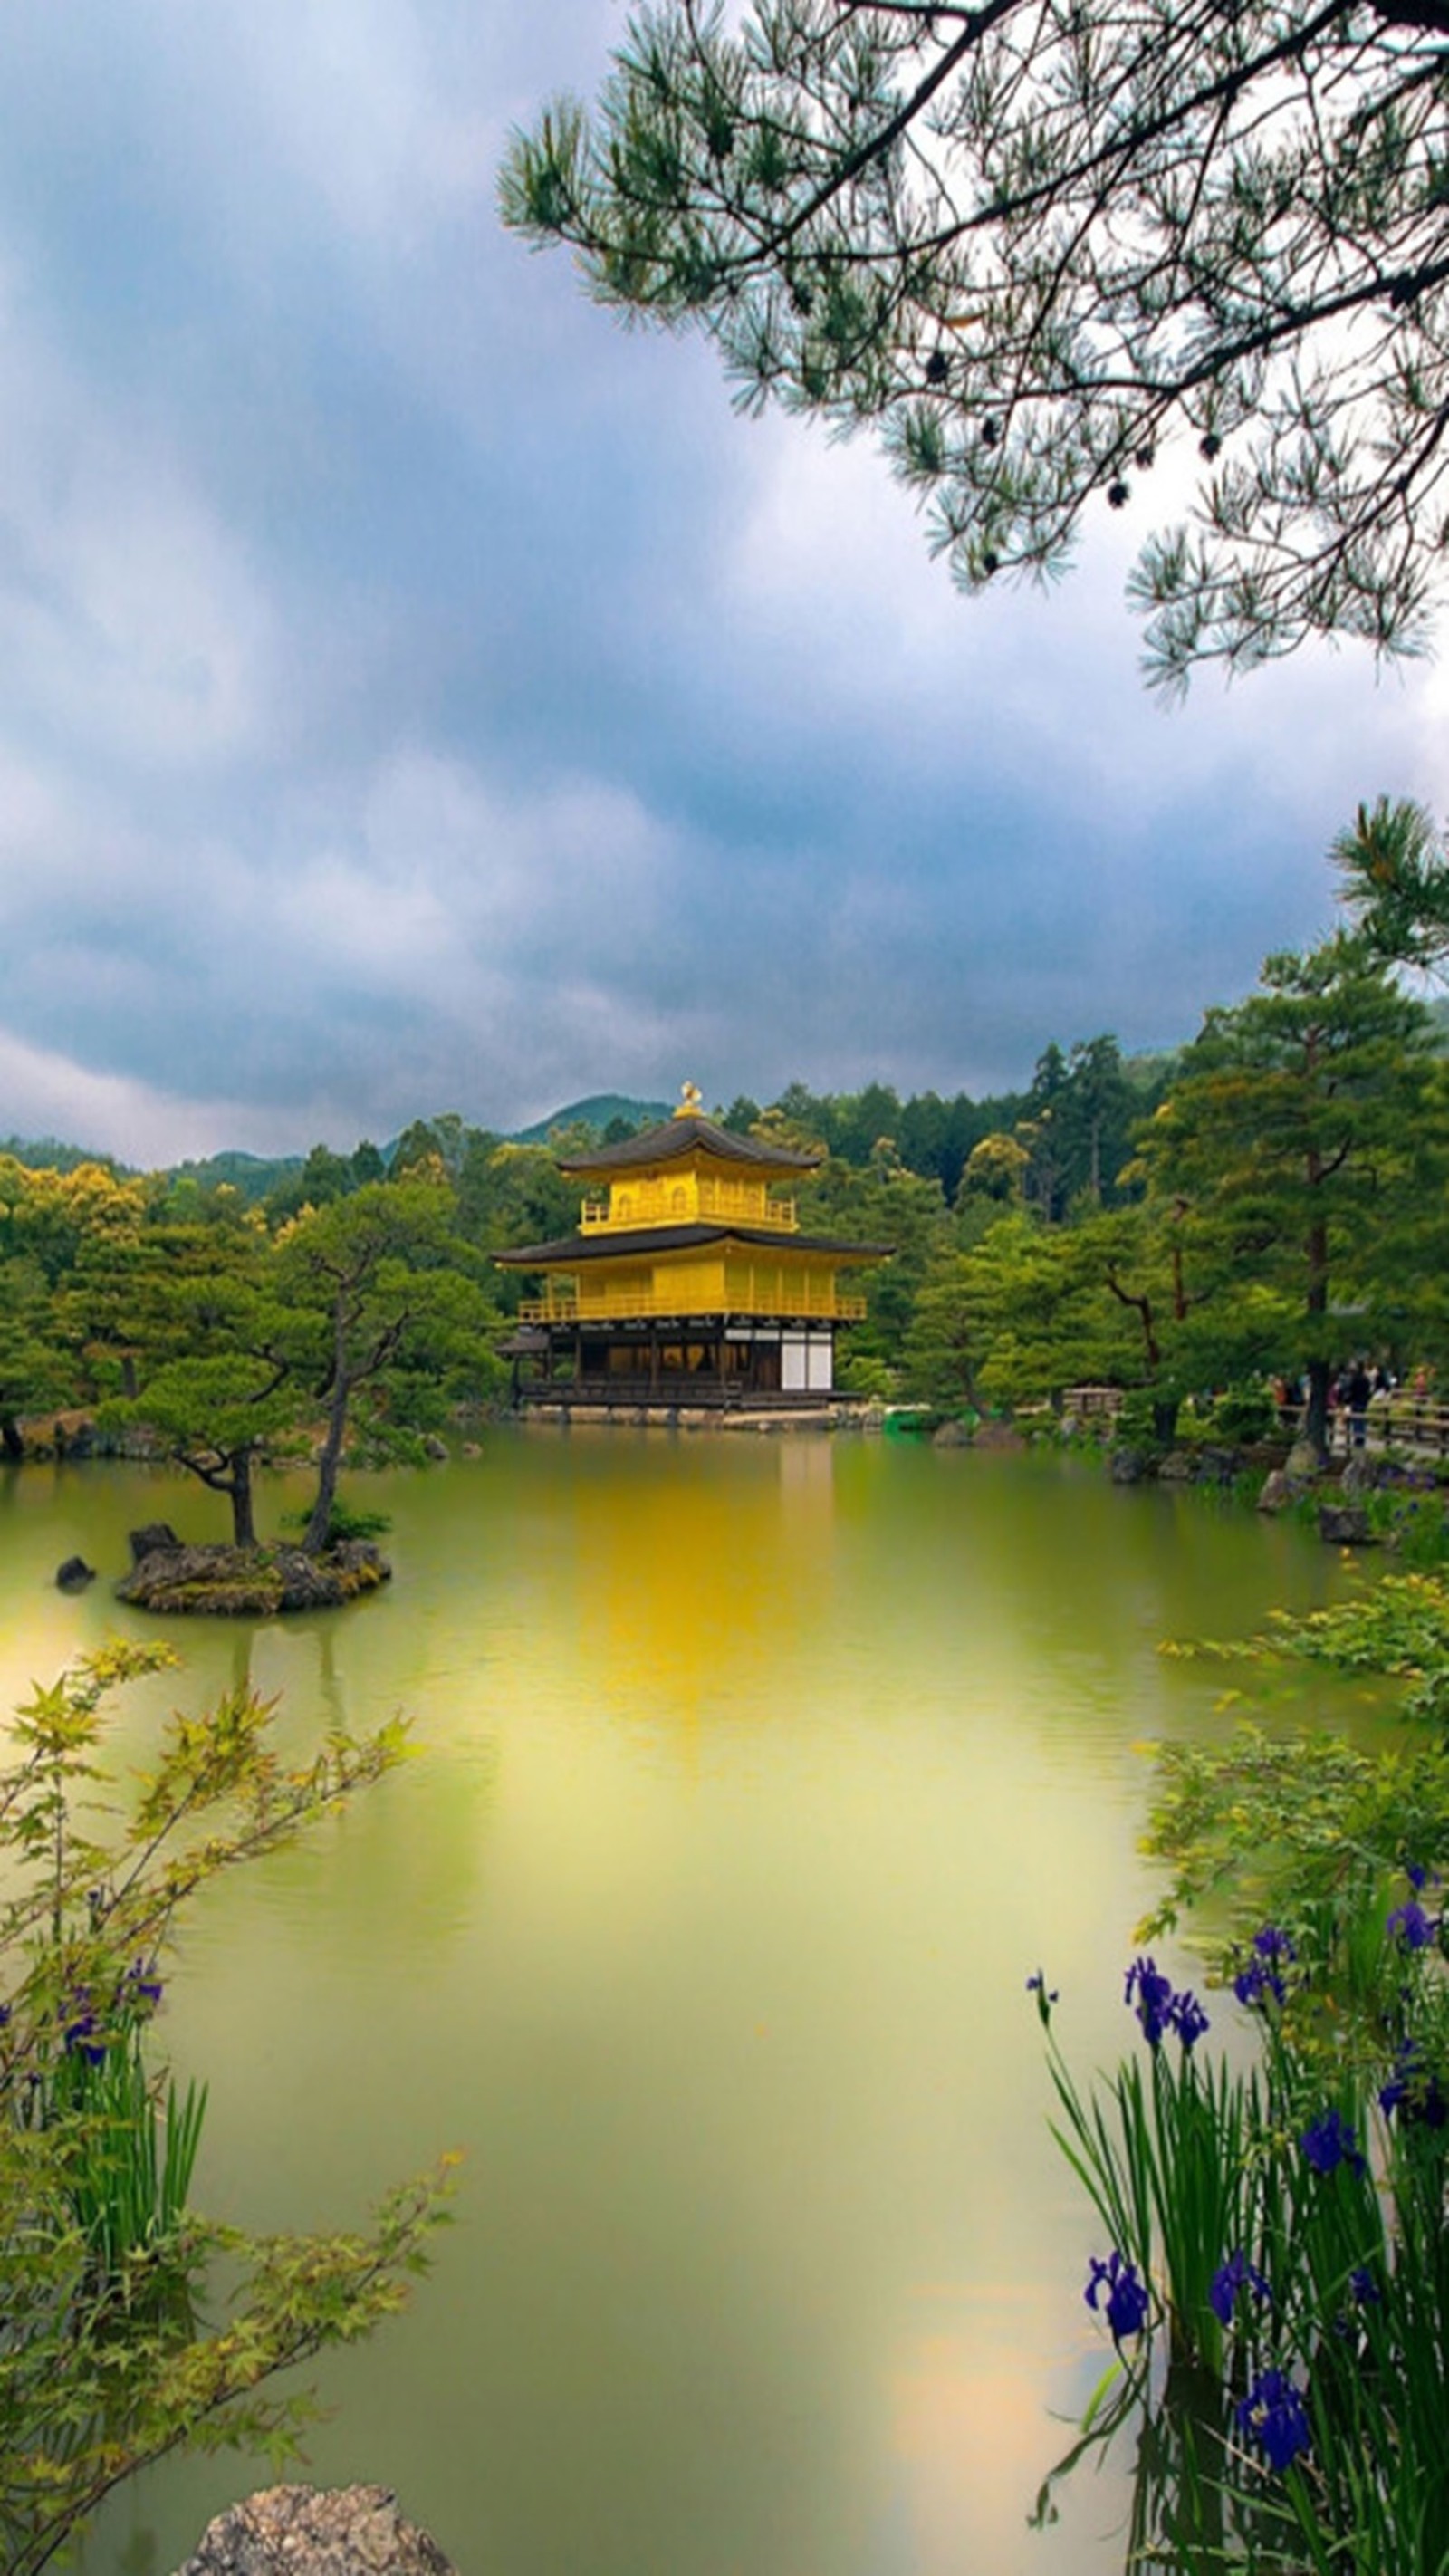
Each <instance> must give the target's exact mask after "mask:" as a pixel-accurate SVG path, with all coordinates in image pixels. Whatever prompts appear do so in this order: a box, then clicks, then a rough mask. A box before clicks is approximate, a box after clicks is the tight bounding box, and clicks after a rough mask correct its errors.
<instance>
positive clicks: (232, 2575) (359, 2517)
mask: <svg viewBox="0 0 1449 2576" xmlns="http://www.w3.org/2000/svg"><path fill="white" fill-rule="evenodd" d="M177 2576H457V2571H456V2570H455V2568H454V2567H453V2565H452V2562H451V2560H449V2559H447V2558H445V2557H444V2556H443V2553H442V2551H441V2549H440V2548H439V2547H438V2544H437V2542H436V2541H435V2540H430V2539H429V2538H428V2535H427V2533H426V2532H425V2531H417V2530H415V2529H414V2527H413V2525H412V2524H411V2523H410V2522H404V2520H403V2518H402V2515H401V2514H400V2513H399V2512H398V2509H397V2498H396V2496H394V2495H392V2494H390V2493H389V2491H388V2489H387V2488H386V2487H334V2488H331V2489H327V2488H322V2487H267V2488H265V2489H264V2490H263V2492H262V2493H261V2494H260V2495H254V2496H248V2497H247V2499H246V2501H245V2503H244V2504H235V2505H233V2506H232V2508H231V2510H230V2512H229V2513H222V2514H218V2515H217V2517H216V2520H215V2521H214V2522H212V2523H209V2524H208V2525H207V2528H206V2530H205V2531H204V2532H203V2534H202V2537H201V2546H200V2548H199V2549H198V2550H197V2551H196V2553H195V2555H194V2557H191V2558H188V2559H187V2561H186V2564H185V2566H184V2567H182V2568H179V2569H178V2570H177Z"/></svg>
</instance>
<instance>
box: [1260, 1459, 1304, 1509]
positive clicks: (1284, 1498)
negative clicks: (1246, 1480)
mask: <svg viewBox="0 0 1449 2576" xmlns="http://www.w3.org/2000/svg"><path fill="white" fill-rule="evenodd" d="M1297 1498H1298V1488H1297V1486H1296V1485H1295V1484H1294V1483H1293V1482H1292V1481H1291V1479H1290V1478H1289V1477H1287V1476H1285V1475H1284V1473H1283V1470H1282V1468H1281V1467H1275V1468H1274V1469H1273V1470H1272V1473H1271V1474H1270V1475H1267V1476H1265V1477H1264V1479H1263V1490H1262V1492H1261V1493H1260V1495H1259V1496H1258V1509H1259V1511H1260V1512H1286V1510H1287V1509H1288V1506H1289V1504H1290V1503H1292V1502H1296V1500H1297Z"/></svg>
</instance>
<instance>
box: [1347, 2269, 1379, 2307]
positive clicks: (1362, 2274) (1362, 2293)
mask: <svg viewBox="0 0 1449 2576" xmlns="http://www.w3.org/2000/svg"><path fill="white" fill-rule="evenodd" d="M1348 2286H1349V2288H1350V2289H1351V2290H1352V2292H1353V2299H1354V2305H1355V2307H1359V2308H1372V2307H1376V2306H1377V2304H1378V2302H1379V2300H1380V2299H1381V2298H1382V2297H1383V2292H1382V2290H1381V2289H1380V2288H1379V2285H1378V2283H1377V2281H1376V2280H1375V2279H1374V2276H1373V2274H1372V2272H1371V2271H1370V2270H1369V2267H1368V2265H1367V2263H1360V2264H1358V2265H1357V2267H1356V2268H1355V2269H1354V2270H1353V2271H1352V2272H1350V2274H1349V2276H1348Z"/></svg>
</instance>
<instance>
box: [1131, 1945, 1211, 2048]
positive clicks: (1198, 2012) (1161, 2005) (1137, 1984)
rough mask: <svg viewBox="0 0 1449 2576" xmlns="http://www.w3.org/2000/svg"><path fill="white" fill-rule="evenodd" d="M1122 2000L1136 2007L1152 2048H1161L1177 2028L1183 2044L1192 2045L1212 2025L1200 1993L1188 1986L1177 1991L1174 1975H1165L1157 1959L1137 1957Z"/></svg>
mask: <svg viewBox="0 0 1449 2576" xmlns="http://www.w3.org/2000/svg"><path fill="white" fill-rule="evenodd" d="M1122 2000H1123V2002H1124V2003H1126V2004H1130V2005H1131V2006H1132V2009H1133V2010H1134V2011H1135V2013H1136V2015H1137V2019H1138V2022H1139V2024H1140V2025H1141V2030H1142V2036H1143V2038H1144V2039H1145V2040H1146V2042H1147V2045H1148V2047H1149V2048H1160V2047H1161V2046H1162V2043H1163V2040H1164V2039H1165V2038H1166V2036H1167V2033H1168V2032H1169V2031H1173V2032H1175V2033H1176V2035H1177V2037H1178V2039H1179V2040H1180V2041H1181V2042H1182V2045H1183V2047H1184V2048H1185V2049H1191V2048H1192V2047H1193V2046H1194V2045H1195V2043H1196V2042H1197V2041H1198V2040H1200V2039H1201V2038H1202V2035H1203V2033H1204V2031H1205V2030H1206V2029H1207V2027H1208V2017H1207V2014H1206V2013H1205V2012H1204V2011H1203V2008H1202V2006H1201V2004H1200V2003H1199V2002H1198V2000H1197V1997H1196V1995H1194V1994H1190V1993H1188V1991H1187V1990H1186V1989H1185V1988H1184V1990H1183V1992H1182V1993H1181V1994H1176V1993H1174V1991H1173V1986H1172V1980H1171V1978H1170V1977H1164V1976H1163V1974H1162V1972H1161V1970H1160V1968H1159V1967H1158V1965H1157V1962H1156V1960H1155V1959H1134V1960H1133V1962H1132V1965H1131V1967H1130V1968H1129V1969H1128V1971H1127V1979H1126V1984H1125V1986H1124V1989H1123V1996H1122Z"/></svg>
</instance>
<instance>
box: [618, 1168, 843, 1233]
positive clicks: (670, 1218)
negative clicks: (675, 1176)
mask: <svg viewBox="0 0 1449 2576" xmlns="http://www.w3.org/2000/svg"><path fill="white" fill-rule="evenodd" d="M620 1197H622V1199H623V1201H624V1213H623V1214H622V1215H621V1214H620V1213H619V1202H620ZM721 1223H723V1224H733V1225H760V1226H768V1227H769V1228H770V1230H771V1232H772V1233H779V1234H795V1233H797V1232H798V1230H799V1225H800V1218H799V1212H798V1209H797V1207H796V1203H795V1201H794V1199H770V1198H766V1199H762V1198H761V1195H760V1192H759V1190H758V1189H749V1188H747V1187H745V1186H743V1185H741V1186H739V1187H733V1186H731V1185H730V1184H729V1183H727V1182H724V1181H700V1182H698V1183H697V1184H696V1185H695V1186H694V1187H692V1188H686V1187H685V1186H683V1185H682V1184H681V1183H679V1182H677V1181H651V1182H648V1183H646V1184H645V1185H643V1186H642V1187H639V1188H636V1189H631V1190H627V1191H625V1192H622V1193H620V1194H617V1195H616V1196H615V1197H614V1198H612V1199H585V1201H584V1203H583V1206H582V1207H581V1208H580V1210H579V1232H580V1233H581V1234H628V1233H631V1232H632V1231H633V1229H634V1228H635V1227H636V1226H645V1225H718V1224H721Z"/></svg>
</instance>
